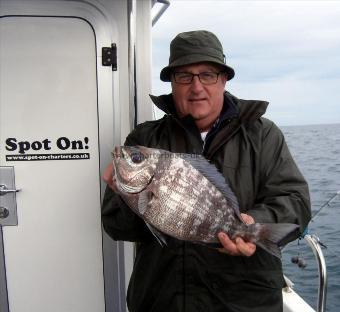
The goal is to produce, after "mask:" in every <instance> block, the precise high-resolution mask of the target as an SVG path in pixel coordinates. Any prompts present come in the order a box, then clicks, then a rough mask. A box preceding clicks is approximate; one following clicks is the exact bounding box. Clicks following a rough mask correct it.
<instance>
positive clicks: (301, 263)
mask: <svg viewBox="0 0 340 312" xmlns="http://www.w3.org/2000/svg"><path fill="white" fill-rule="evenodd" d="M338 195H340V190H339V191H337V192H335V194H334V195H333V196H332V197H331V198H330V199H329V200H327V201H326V202H325V203H324V204H323V205H321V207H320V208H319V209H318V210H317V211H316V212H315V213H314V214H313V215H312V218H311V220H310V222H314V219H315V217H317V215H318V214H319V213H320V212H321V211H322V210H323V209H324V208H325V207H330V203H331V202H332V201H333V200H334V199H335V198H336V197H337V196H338ZM307 234H308V227H307V228H306V229H305V231H304V233H303V234H302V235H301V237H300V238H299V240H298V245H299V242H300V240H301V239H303V238H304V237H305V235H307ZM315 237H316V239H317V243H318V244H319V245H320V246H321V247H323V248H325V249H327V250H328V252H330V253H331V254H332V255H333V256H335V257H336V258H338V259H340V257H339V256H338V255H337V254H335V253H333V252H332V251H331V250H330V249H329V248H328V247H327V245H326V244H325V243H323V242H321V241H320V238H319V237H317V236H315ZM291 262H292V263H294V264H296V265H298V267H299V268H301V269H304V268H305V267H306V266H307V262H306V261H305V260H304V259H303V257H301V256H300V253H299V254H298V255H297V256H294V257H292V258H291Z"/></svg>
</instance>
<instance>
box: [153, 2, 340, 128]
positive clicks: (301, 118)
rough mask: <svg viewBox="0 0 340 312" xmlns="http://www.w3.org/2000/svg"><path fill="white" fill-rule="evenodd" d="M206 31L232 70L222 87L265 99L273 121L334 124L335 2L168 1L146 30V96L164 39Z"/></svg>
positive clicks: (164, 54) (339, 57) (159, 85)
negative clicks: (149, 54) (149, 61)
mask: <svg viewBox="0 0 340 312" xmlns="http://www.w3.org/2000/svg"><path fill="white" fill-rule="evenodd" d="M197 29H206V30H210V31H212V32H214V33H215V34H216V35H217V37H219V39H220V40H221V42H222V45H223V47H224V52H225V54H226V60H227V64H228V65H230V66H232V67H233V68H234V69H235V72H236V75H235V77H234V79H232V80H231V81H230V82H228V83H227V86H226V89H227V90H228V91H230V92H231V93H233V94H234V95H236V96H237V97H239V98H244V99H259V100H267V101H269V102H270V105H269V107H268V110H267V113H266V117H267V118H270V119H272V120H273V121H275V122H276V123H277V124H278V125H303V124H327V123H340V1H336V0H334V1H308V0H301V1H289V0H285V1H276V0H267V1H242V0H238V1H231V0H212V1H203V0H197V1H194V0H171V5H170V7H169V8H168V10H167V11H166V12H165V13H164V14H163V16H162V17H161V18H160V20H159V21H158V22H157V24H156V25H155V26H154V27H153V93H154V94H156V95H159V94H164V93H169V92H170V83H165V82H161V81H160V80H159V72H160V70H161V69H162V68H163V67H164V66H166V65H167V64H168V58H169V44H170V41H171V40H172V39H173V37H174V36H175V35H176V34H177V33H179V32H182V31H190V30H197Z"/></svg>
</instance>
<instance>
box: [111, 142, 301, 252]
mask: <svg viewBox="0 0 340 312" xmlns="http://www.w3.org/2000/svg"><path fill="white" fill-rule="evenodd" d="M113 156H114V161H113V163H114V176H115V180H116V183H117V187H118V190H119V192H120V194H121V196H122V198H123V199H124V201H125V202H126V203H127V204H128V206H129V207H130V208H131V209H132V210H133V211H135V212H136V213H137V214H138V215H139V216H140V217H141V218H142V219H143V220H144V221H145V222H146V223H147V224H148V225H151V226H152V227H154V228H156V229H157V230H159V231H160V232H162V233H165V234H167V235H170V236H172V237H175V238H177V239H181V240H187V241H192V242H200V243H216V242H219V240H218V237H217V234H218V233H219V232H221V231H223V232H225V233H227V234H228V235H229V236H230V237H231V238H232V239H233V238H235V237H237V236H240V237H243V238H244V239H245V240H246V241H251V242H255V243H256V244H258V245H259V246H261V247H262V248H264V249H265V250H267V251H268V252H270V253H272V254H273V255H275V256H278V257H279V256H280V251H279V249H278V247H277V243H278V242H279V241H280V240H281V239H282V238H284V237H285V236H287V235H288V234H290V233H291V232H292V231H293V230H296V228H297V227H298V226H297V225H295V224H269V225H268V224H258V223H256V224H253V225H250V226H248V225H246V224H244V222H243V221H242V219H241V217H240V213H239V210H238V203H237V199H236V197H235V195H234V194H233V193H232V191H231V190H230V188H229V186H228V185H227V184H226V182H225V180H224V178H223V176H222V175H221V174H220V173H219V172H218V171H217V169H216V168H215V167H214V166H213V165H211V164H209V163H208V162H207V161H206V160H205V159H204V158H203V157H202V156H199V155H188V154H174V153H170V152H168V151H163V150H159V149H150V148H146V147H143V146H138V147H136V146H135V147H116V148H115V151H114V153H113ZM195 157H196V159H195ZM207 177H209V178H207ZM215 178H216V180H215ZM151 230H152V229H151ZM155 233H156V232H155ZM155 233H154V234H155ZM158 234H159V233H157V235H158Z"/></svg>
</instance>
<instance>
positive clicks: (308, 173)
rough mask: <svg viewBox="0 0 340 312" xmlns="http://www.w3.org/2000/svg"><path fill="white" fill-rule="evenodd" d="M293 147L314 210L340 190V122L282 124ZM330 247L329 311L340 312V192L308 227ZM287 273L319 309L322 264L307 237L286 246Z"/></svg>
mask: <svg viewBox="0 0 340 312" xmlns="http://www.w3.org/2000/svg"><path fill="white" fill-rule="evenodd" d="M281 130H282V131H283V133H284V135H285V138H286V141H287V144H288V146H289V149H290V151H291V153H292V155H293V157H294V159H295V161H296V163H297V165H298V167H299V169H300V170H301V172H302V174H303V175H304V177H305V178H306V180H307V182H308V184H309V190H310V195H311V203H312V211H313V213H315V212H316V211H318V210H319V208H320V207H321V206H322V205H323V204H325V203H326V202H327V201H328V200H329V199H330V198H332V197H333V196H334V195H335V194H336V192H337V191H339V190H340V124H329V125H311V126H291V127H281ZM308 228H309V229H308V231H309V234H314V235H317V236H318V237H319V238H320V241H321V242H322V243H323V244H325V245H326V246H327V248H322V250H323V253H324V256H325V259H326V265H327V274H328V288H327V304H326V311H328V312H337V311H340V310H339V309H340V195H338V196H336V197H335V198H334V200H333V201H332V202H331V203H330V204H329V205H327V206H325V208H323V209H322V210H321V212H320V213H318V214H317V215H316V216H315V218H314V219H313V221H312V222H311V223H310V224H309V227H308ZM294 256H299V257H300V258H302V259H304V260H305V261H306V264H307V266H306V268H304V269H301V268H299V267H298V266H297V265H296V264H293V263H292V262H291V258H292V257H294ZM283 268H284V274H285V275H286V276H287V277H288V278H290V279H291V280H292V281H293V283H294V284H295V285H294V290H295V291H296V292H298V293H299V294H300V295H301V296H302V297H303V298H304V299H305V300H306V301H307V302H308V303H309V304H310V305H311V306H312V307H313V308H314V309H316V308H317V297H318V283H319V282H318V266H317V262H316V260H315V256H314V255H313V252H312V250H311V248H310V247H309V246H308V245H307V244H306V242H305V241H304V240H297V241H294V242H292V243H290V244H289V245H288V246H286V247H285V248H284V249H283Z"/></svg>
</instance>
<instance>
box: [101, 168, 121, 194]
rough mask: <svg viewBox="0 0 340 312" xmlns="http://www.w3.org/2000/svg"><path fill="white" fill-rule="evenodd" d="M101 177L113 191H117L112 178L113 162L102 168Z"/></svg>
mask: <svg viewBox="0 0 340 312" xmlns="http://www.w3.org/2000/svg"><path fill="white" fill-rule="evenodd" d="M102 179H103V180H104V181H105V182H106V184H107V185H108V186H109V187H110V188H111V189H112V190H113V191H114V192H117V191H118V189H117V185H116V182H115V180H114V179H113V163H112V162H111V163H110V164H109V165H108V166H107V167H106V168H105V170H104V173H103V175H102Z"/></svg>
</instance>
